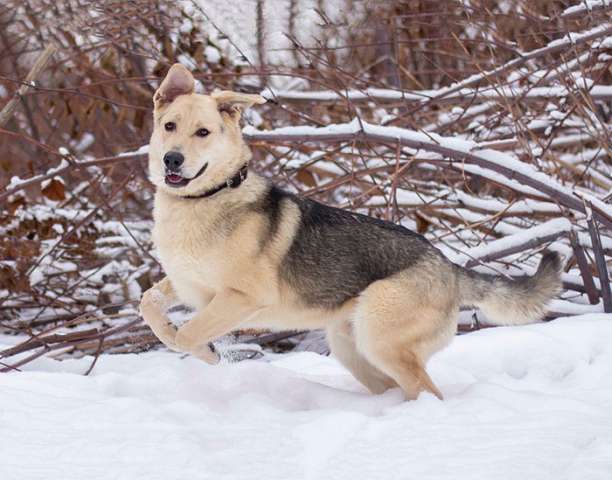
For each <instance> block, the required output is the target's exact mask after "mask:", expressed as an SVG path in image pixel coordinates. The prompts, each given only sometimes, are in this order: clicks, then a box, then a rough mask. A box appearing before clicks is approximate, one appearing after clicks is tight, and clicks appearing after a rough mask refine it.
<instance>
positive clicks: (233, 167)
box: [149, 64, 265, 196]
mask: <svg viewBox="0 0 612 480" xmlns="http://www.w3.org/2000/svg"><path fill="white" fill-rule="evenodd" d="M153 103H154V105H155V108H154V126H153V135H152V136H151V142H150V145H149V173H150V178H151V181H152V182H153V183H154V184H155V185H156V186H157V187H158V188H161V189H163V190H164V191H166V192H169V193H171V194H174V195H181V196H183V195H194V194H198V193H201V192H203V191H206V190H209V189H211V188H214V187H215V186H217V185H219V184H222V183H223V182H225V181H226V180H227V179H229V178H231V177H232V176H233V175H234V174H236V172H237V171H238V170H239V169H240V167H242V165H243V164H244V163H245V162H246V161H247V160H248V159H249V155H250V153H249V150H248V148H247V146H246V145H245V143H244V141H243V139H242V132H241V129H240V113H241V110H242V109H243V108H246V107H250V106H251V105H253V104H255V103H265V99H264V98H263V97H261V96H259V95H250V94H245V93H238V92H230V91H215V92H213V93H212V94H211V95H200V94H197V93H194V79H193V75H191V72H189V71H188V70H187V69H186V68H185V67H184V66H182V65H180V64H175V65H173V66H172V68H171V69H170V71H169V72H168V75H166V78H165V79H164V81H163V82H162V83H161V85H160V87H159V89H158V90H157V91H156V92H155V95H154V97H153Z"/></svg>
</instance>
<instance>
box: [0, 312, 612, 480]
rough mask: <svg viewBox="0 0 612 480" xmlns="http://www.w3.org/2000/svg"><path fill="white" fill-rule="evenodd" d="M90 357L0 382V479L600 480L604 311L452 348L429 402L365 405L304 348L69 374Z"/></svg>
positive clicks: (606, 399) (375, 399) (606, 429)
mask: <svg viewBox="0 0 612 480" xmlns="http://www.w3.org/2000/svg"><path fill="white" fill-rule="evenodd" d="M0 343H6V344H9V343H14V339H13V338H11V337H3V338H0ZM90 362H91V358H83V359H70V360H65V361H63V362H56V361H54V360H51V359H39V360H37V361H36V362H34V363H31V364H28V365H27V366H26V367H25V371H23V372H21V373H19V372H13V373H8V374H1V375H0V428H1V430H2V433H3V438H2V443H1V447H0V478H3V479H4V478H6V479H14V478H15V479H16V478H19V479H20V480H30V479H32V480H33V479H55V478H62V479H66V480H70V479H82V478H92V479H129V480H135V479H140V478H143V479H144V478H146V479H148V480H154V479H183V478H198V479H207V478H215V479H222V478H227V479H242V478H263V479H266V480H268V479H289V478H291V479H294V478H295V479H298V478H303V479H310V478H312V479H314V478H326V479H327V478H329V479H345V478H346V479H355V478H367V479H377V478H381V479H388V478H400V479H403V478H427V479H434V478H435V479H453V480H458V479H459V480H460V479H466V478H470V479H471V478H483V479H484V478H495V479H498V480H503V479H517V478H529V479H531V480H538V479H555V480H556V479H560V478H562V479H580V480H582V479H587V480H598V479H601V480H604V479H606V480H607V479H609V478H611V476H612V408H611V407H612V315H609V314H608V315H605V314H596V315H595V314H591V315H583V316H580V317H574V318H563V319H558V320H555V321H553V322H550V323H547V324H536V325H528V326H523V327H506V328H494V329H485V330H481V331H478V332H475V333H471V334H467V335H462V336H459V337H456V338H455V339H454V341H453V343H452V344H451V345H450V346H449V347H448V348H447V349H445V350H443V351H442V352H440V353H438V354H437V355H435V356H434V357H433V358H432V360H431V361H430V363H429V366H428V370H429V371H430V373H431V375H432V377H433V378H434V380H435V381H436V382H437V384H438V385H439V386H440V388H441V390H442V391H443V393H444V394H445V397H446V400H445V401H443V402H441V401H439V400H437V399H436V398H434V397H433V396H431V395H428V394H423V395H421V396H420V397H419V399H418V400H417V401H414V402H404V401H403V398H402V396H401V394H400V392H399V391H398V390H391V391H389V392H386V393H385V394H383V395H379V396H373V395H370V394H369V393H367V392H365V391H364V389H363V387H361V386H360V385H359V384H358V383H357V382H356V381H355V380H354V379H353V378H352V377H351V376H350V375H349V374H348V373H347V372H346V371H345V370H344V369H343V368H342V367H341V366H340V365H339V364H338V363H337V362H336V361H335V360H334V359H333V358H332V357H325V356H320V355H318V354H314V353H309V352H301V353H295V354H285V355H271V354H268V355H267V356H265V357H264V358H263V359H262V360H258V361H254V360H250V361H244V362H241V363H222V364H220V365H217V366H209V365H207V364H205V363H202V362H200V361H198V360H196V359H194V358H191V357H186V358H184V357H183V356H181V355H179V354H175V353H171V352H166V351H154V352H148V353H143V354H138V355H136V354H130V355H114V356H111V355H105V356H102V357H101V358H100V359H99V360H98V363H97V364H96V367H95V369H94V370H93V372H92V374H91V375H90V376H83V375H82V373H83V372H84V371H85V370H86V369H87V367H88V366H89V364H90Z"/></svg>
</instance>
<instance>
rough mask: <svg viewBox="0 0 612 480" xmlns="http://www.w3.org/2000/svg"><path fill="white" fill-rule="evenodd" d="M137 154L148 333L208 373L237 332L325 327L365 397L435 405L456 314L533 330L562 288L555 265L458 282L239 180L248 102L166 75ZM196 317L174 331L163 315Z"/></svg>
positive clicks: (388, 243) (379, 237) (271, 190)
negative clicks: (399, 395)
mask: <svg viewBox="0 0 612 480" xmlns="http://www.w3.org/2000/svg"><path fill="white" fill-rule="evenodd" d="M153 100H154V107H155V108H154V128H153V134H152V137H151V143H150V149H149V169H150V178H151V181H152V182H153V183H154V184H155V186H156V194H155V206H154V211H153V216H154V220H155V226H154V229H153V241H154V244H155V247H156V248H157V251H158V253H159V258H160V260H161V264H162V266H163V269H164V271H165V273H166V275H167V277H166V278H164V279H163V280H162V281H161V282H159V283H157V284H156V285H154V286H153V287H152V288H151V289H149V290H148V291H147V292H145V294H144V295H143V297H142V301H141V304H140V309H141V313H142V316H143V318H144V320H145V321H146V323H147V324H148V325H149V326H150V327H151V329H152V330H153V332H154V333H155V335H156V336H157V337H158V338H159V339H160V340H161V341H162V342H163V343H164V344H166V345H167V346H168V347H169V348H171V349H173V350H177V351H183V352H189V353H190V354H192V355H194V356H196V357H198V358H200V359H202V360H204V361H206V362H208V363H211V364H214V363H216V362H217V361H218V355H217V353H216V352H215V350H214V348H213V347H212V344H211V343H210V342H211V341H212V340H214V339H215V338H217V337H219V336H221V335H224V334H226V333H228V332H230V331H232V330H235V329H238V328H263V329H276V330H278V329H285V330H289V329H316V328H323V329H325V330H326V332H327V338H328V341H329V345H330V347H331V351H332V353H333V354H334V356H335V357H336V358H337V359H338V360H339V361H340V362H342V364H344V365H345V366H346V368H348V369H349V370H350V371H351V372H352V373H353V375H354V376H355V377H356V378H357V379H358V380H359V381H361V382H362V383H363V384H364V385H365V386H366V387H367V388H368V389H369V390H370V391H372V392H374V393H380V392H383V391H385V390H387V389H388V388H392V387H397V386H399V387H401V389H402V390H403V391H404V392H405V395H406V397H407V398H408V399H414V398H416V397H417V396H418V394H419V393H420V392H421V391H423V390H426V391H429V392H431V393H433V394H434V395H436V396H437V397H439V398H440V399H441V398H442V394H441V392H440V390H439V389H438V388H437V387H436V385H435V384H434V383H433V381H432V379H431V378H430V377H429V375H428V374H427V372H426V371H425V364H426V361H427V360H428V358H429V357H430V356H431V355H432V354H433V353H434V352H436V351H438V350H440V349H441V348H443V347H444V346H445V345H447V344H448V343H449V342H450V341H451V339H452V338H453V335H454V334H455V332H456V329H457V317H458V311H459V308H460V307H461V306H474V307H479V308H480V309H481V310H482V311H483V312H484V313H485V314H486V316H487V317H488V319H489V320H490V321H492V322H494V323H496V324H512V325H518V324H525V323H529V322H534V321H537V320H539V319H541V318H542V317H543V316H544V314H545V313H546V304H547V302H548V301H549V300H550V299H551V298H552V297H553V296H554V295H555V294H556V293H557V292H558V291H559V289H560V285H561V283H560V272H561V267H562V265H561V259H560V258H559V256H558V255H557V254H556V253H552V252H551V253H546V254H544V256H543V258H542V261H541V263H540V266H539V268H538V270H537V272H536V274H535V275H534V276H532V277H522V278H519V279H515V280H509V279H506V278H504V277H500V276H493V275H485V274H481V273H476V272H473V271H468V270H466V269H464V268H462V267H460V266H458V265H455V264H453V263H451V262H450V261H449V260H447V259H446V258H445V257H444V256H443V255H442V253H441V252H439V251H438V250H437V249H436V248H435V247H433V246H432V245H431V244H430V243H429V242H428V241H427V240H426V239H425V238H424V237H422V236H421V235H418V234H416V233H414V232H412V231H410V230H408V229H406V228H404V227H401V226H399V225H395V224H393V223H390V222H385V221H381V220H377V219H374V218H372V217H368V216H365V215H360V214H357V213H352V212H348V211H344V210H340V209H337V208H332V207H328V206H326V205H323V204H321V203H318V202H315V201H313V200H309V199H305V198H300V197H298V196H296V195H294V194H292V193H288V192H285V191H283V190H281V189H280V188H277V187H276V186H274V185H273V184H272V183H271V182H270V181H269V180H267V179H265V178H263V177H261V176H259V175H257V174H255V173H253V172H251V171H249V170H248V163H249V159H250V157H251V154H250V151H249V148H248V147H247V145H246V143H245V142H244V140H243V138H242V133H241V128H240V115H241V110H242V109H243V108H245V107H249V106H252V105H254V104H259V103H264V102H265V100H264V99H263V98H262V97H260V96H259V95H249V94H244V93H237V92H230V91H215V92H213V93H211V94H210V95H201V94H196V93H194V79H193V76H192V75H191V73H190V72H189V71H188V70H187V69H186V68H185V67H183V66H181V65H179V64H176V65H174V66H173V67H172V68H171V69H170V71H169V73H168V75H167V76H166V78H165V79H164V80H163V82H162V83H161V85H160V87H159V89H158V90H157V91H156V92H155V95H154V99H153ZM177 303H183V304H186V305H189V306H191V307H193V308H194V309H195V312H196V313H195V315H194V316H193V318H192V319H190V320H189V321H188V322H187V323H186V324H185V325H183V326H181V327H180V328H178V330H177V329H176V328H175V327H174V326H172V325H171V324H170V323H169V321H168V318H167V316H166V312H167V310H168V309H169V308H170V307H171V306H172V305H175V304H177Z"/></svg>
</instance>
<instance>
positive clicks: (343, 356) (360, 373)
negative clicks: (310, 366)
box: [326, 321, 397, 394]
mask: <svg viewBox="0 0 612 480" xmlns="http://www.w3.org/2000/svg"><path fill="white" fill-rule="evenodd" d="M326 333H327V341H328V343H329V346H330V348H331V351H332V354H333V355H334V357H336V358H337V359H338V361H339V362H340V363H342V365H344V366H345V367H346V368H347V369H348V370H349V371H350V372H351V373H352V374H353V376H354V377H355V378H356V379H357V380H359V381H360V382H361V383H362V384H364V385H365V386H366V387H367V388H368V390H370V391H371V392H372V393H376V394H378V393H383V392H384V391H386V390H388V389H389V388H394V387H397V383H396V382H395V380H393V379H392V378H391V377H389V376H388V375H385V374H384V373H383V372H381V371H380V370H379V369H377V368H376V367H375V366H374V365H372V364H371V363H370V362H368V361H367V360H366V359H365V357H364V356H363V355H362V354H361V353H359V352H358V351H357V346H356V345H355V339H354V338H353V333H352V327H351V325H350V324H349V323H348V322H342V321H338V322H336V323H334V324H332V325H331V326H329V327H328V328H327V330H326Z"/></svg>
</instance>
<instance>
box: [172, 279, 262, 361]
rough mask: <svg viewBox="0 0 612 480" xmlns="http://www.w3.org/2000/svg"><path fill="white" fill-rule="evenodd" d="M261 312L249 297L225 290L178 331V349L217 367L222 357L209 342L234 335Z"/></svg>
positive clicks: (176, 339) (236, 291)
mask: <svg viewBox="0 0 612 480" xmlns="http://www.w3.org/2000/svg"><path fill="white" fill-rule="evenodd" d="M259 309H260V308H258V306H257V305H256V304H255V303H254V302H253V301H252V300H251V298H250V297H248V296H247V295H246V294H244V293H242V292H239V291H238V290H233V289H226V290H222V291H220V292H218V293H217V294H216V295H215V297H214V298H213V299H212V300H211V302H210V303H209V304H208V305H207V306H206V307H205V308H204V309H203V310H201V311H199V312H197V313H196V314H195V316H194V317H193V318H192V319H191V320H190V321H189V322H187V323H186V324H185V325H183V326H182V327H180V328H179V329H178V332H177V333H176V338H175V343H176V346H177V347H178V348H179V349H180V350H182V351H184V352H189V353H191V354H192V355H194V356H196V357H198V358H199V359H201V360H204V361H205V362H207V363H210V364H215V363H217V362H218V361H219V356H218V354H217V353H216V352H214V351H213V350H212V349H211V347H210V346H209V342H211V341H212V340H214V339H215V338H217V337H220V336H221V335H224V334H226V333H229V332H231V331H232V330H234V329H235V328H236V327H238V326H239V325H240V324H241V323H242V322H243V321H244V320H245V319H246V318H247V317H249V316H250V315H252V314H253V313H254V312H256V311H257V310H259Z"/></svg>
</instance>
